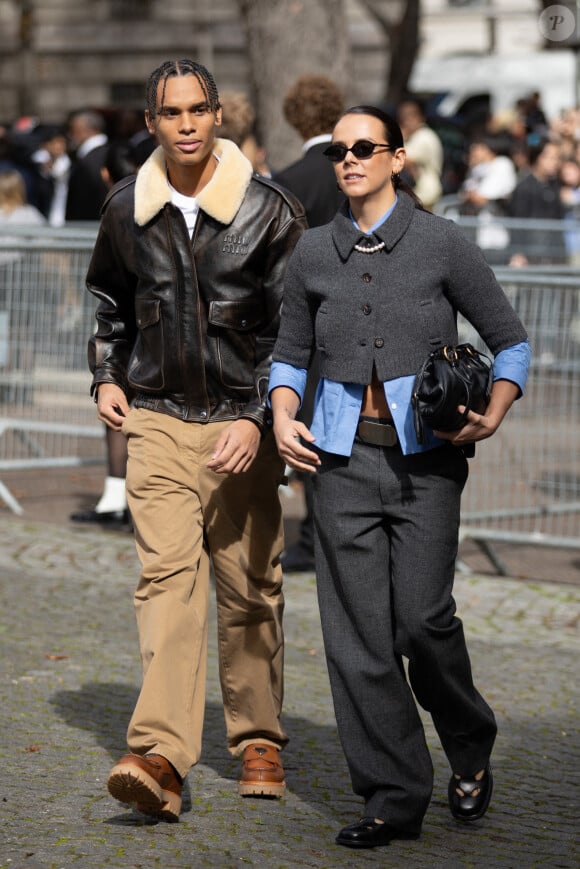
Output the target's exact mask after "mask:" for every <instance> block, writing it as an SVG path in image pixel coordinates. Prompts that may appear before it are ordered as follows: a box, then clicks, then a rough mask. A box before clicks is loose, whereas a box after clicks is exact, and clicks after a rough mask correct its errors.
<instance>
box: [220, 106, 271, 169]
mask: <svg viewBox="0 0 580 869" xmlns="http://www.w3.org/2000/svg"><path fill="white" fill-rule="evenodd" d="M220 99H221V103H222V129H221V130H220V134H221V136H222V138H223V139H231V141H232V142H234V143H235V144H236V145H237V146H238V148H239V149H240V151H241V152H242V154H244V156H245V157H247V158H248V160H249V161H250V163H251V164H252V167H253V169H254V172H257V173H258V175H263V176H264V177H266V178H269V177H270V176H271V173H270V169H269V168H268V165H267V163H266V151H265V149H264V148H263V147H262V146H261V145H260V144H259V143H258V139H257V138H256V112H255V110H254V107H253V106H252V104H251V102H250V100H249V99H248V97H247V96H246V94H244V93H242V92H241V91H224V92H223V93H222V94H221V97H220Z"/></svg>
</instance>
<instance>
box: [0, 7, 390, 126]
mask: <svg viewBox="0 0 580 869" xmlns="http://www.w3.org/2000/svg"><path fill="white" fill-rule="evenodd" d="M357 6H358V4H357V3H356V2H354V0H352V2H350V3H349V22H350V25H351V28H352V38H353V73H354V76H353V78H354V79H356V80H357V82H358V86H359V89H360V91H361V92H364V93H366V94H368V96H369V98H373V99H379V98H380V96H381V92H382V90H383V89H384V76H385V70H386V60H387V59H386V54H385V51H386V49H385V42H384V38H383V37H382V34H381V32H380V30H379V29H378V28H377V27H376V25H374V24H373V22H372V21H371V20H370V18H369V17H368V15H366V16H365V14H364V13H363V12H362V10H360V9H358V8H357ZM177 57H193V58H195V59H196V60H199V61H200V62H202V63H205V65H206V66H208V68H209V69H211V70H212V72H213V73H214V75H215V77H216V80H217V83H218V87H219V88H220V90H226V89H242V90H247V89H248V68H247V58H246V52H245V39H244V33H243V29H242V26H241V22H240V18H239V15H238V13H237V8H236V3H235V0H0V123H1V122H2V121H4V122H6V121H10V120H12V119H14V118H16V117H18V116H21V115H35V116H38V117H39V118H40V119H41V120H42V121H43V122H50V123H53V122H56V123H58V122H60V121H62V120H63V118H64V117H65V116H66V114H67V112H69V111H70V110H72V109H76V108H79V107H84V106H93V107H105V106H106V107H115V106H117V107H131V108H142V107H143V104H144V92H143V91H144V81H145V80H146V78H147V76H148V75H149V73H150V72H151V70H152V69H154V68H155V67H156V66H157V65H158V64H159V63H160V62H162V61H164V60H166V59H167V58H177Z"/></svg>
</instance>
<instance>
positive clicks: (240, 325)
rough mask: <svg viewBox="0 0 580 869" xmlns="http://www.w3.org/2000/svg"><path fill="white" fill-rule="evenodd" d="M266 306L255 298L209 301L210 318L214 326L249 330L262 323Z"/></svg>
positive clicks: (240, 330)
mask: <svg viewBox="0 0 580 869" xmlns="http://www.w3.org/2000/svg"><path fill="white" fill-rule="evenodd" d="M263 318H264V307H263V305H262V303H261V302H259V301H257V300H255V299H243V300H236V301H229V300H228V301H213V302H210V303H209V316H208V320H209V322H210V323H211V324H212V326H221V327H222V328H224V329H236V330H237V331H239V332H249V331H250V330H252V329H255V328H256V327H257V326H259V325H260V323H261V322H262V320H263Z"/></svg>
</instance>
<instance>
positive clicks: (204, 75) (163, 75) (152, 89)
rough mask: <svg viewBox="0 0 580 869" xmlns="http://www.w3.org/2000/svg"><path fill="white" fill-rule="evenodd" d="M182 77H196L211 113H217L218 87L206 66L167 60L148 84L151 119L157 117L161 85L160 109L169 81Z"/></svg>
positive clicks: (148, 108)
mask: <svg viewBox="0 0 580 869" xmlns="http://www.w3.org/2000/svg"><path fill="white" fill-rule="evenodd" d="M182 75H193V76H195V78H196V79H197V80H198V82H199V85H200V87H201V89H202V91H203V93H204V95H205V98H206V100H207V104H208V106H209V110H210V112H217V110H218V109H219V108H220V98H219V94H218V89H217V85H216V83H215V81H214V78H213V76H212V74H211V72H209V71H208V70H207V69H206V68H205V66H202V65H201V63H196V62H195V61H194V60H187V59H186V60H166V61H165V63H162V64H161V66H158V67H157V69H154V70H153V72H152V73H151V75H150V76H149V80H148V82H147V91H146V99H147V111H148V112H149V117H150V118H151V119H153V118H154V117H156V115H157V91H158V89H159V84H161V85H162V90H161V96H160V100H159V104H160V107H163V104H164V102H165V86H166V84H167V79H168V78H174V77H176V76H182Z"/></svg>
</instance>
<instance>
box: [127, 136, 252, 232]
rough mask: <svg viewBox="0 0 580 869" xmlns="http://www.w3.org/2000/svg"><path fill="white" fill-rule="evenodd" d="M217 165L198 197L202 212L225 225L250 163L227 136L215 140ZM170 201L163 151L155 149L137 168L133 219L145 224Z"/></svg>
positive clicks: (232, 214) (241, 192) (234, 208)
mask: <svg viewBox="0 0 580 869" xmlns="http://www.w3.org/2000/svg"><path fill="white" fill-rule="evenodd" d="M214 153H215V154H217V156H218V157H219V163H218V166H217V168H216V170H215V172H214V174H213V176H212V178H211V180H210V181H209V183H208V184H206V186H205V187H204V188H203V190H202V191H201V193H200V194H199V195H198V196H197V203H198V205H199V207H200V208H201V210H202V211H205V213H206V214H209V216H210V217H213V218H214V219H215V220H219V222H220V223H225V224H226V225H227V224H229V223H231V222H232V220H233V219H234V217H235V216H236V214H237V212H238V209H239V207H240V205H241V204H242V201H243V199H244V196H245V193H246V190H247V189H248V185H249V183H250V178H251V177H252V173H253V170H252V164H251V163H250V161H249V160H248V159H247V158H246V157H244V155H243V154H242V152H241V151H240V149H239V148H238V147H237V146H236V145H234V143H233V142H230V140H229V139H216V140H215V147H214ZM170 201H171V191H170V189H169V186H168V184H167V172H166V163H165V154H164V152H163V148H157V149H156V150H155V151H154V152H153V153H152V154H151V156H150V157H149V158H148V160H146V162H145V163H144V164H143V166H142V167H141V168H140V170H139V173H138V175H137V181H136V182H135V222H136V223H137V224H138V225H139V226H144V225H145V224H146V223H148V222H149V221H150V220H151V219H152V218H153V217H155V215H156V214H157V213H158V212H159V211H161V209H162V208H163V206H164V205H166V204H167V203H168V202H170Z"/></svg>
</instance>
